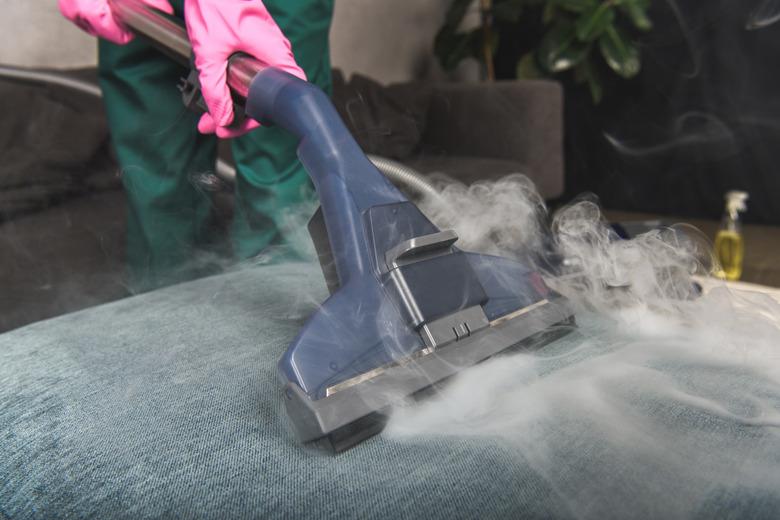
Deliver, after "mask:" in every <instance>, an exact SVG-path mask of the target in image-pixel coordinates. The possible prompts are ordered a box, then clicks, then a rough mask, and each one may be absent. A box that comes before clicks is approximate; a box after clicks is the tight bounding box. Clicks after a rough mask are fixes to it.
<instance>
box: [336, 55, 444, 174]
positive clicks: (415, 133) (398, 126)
mask: <svg viewBox="0 0 780 520" xmlns="http://www.w3.org/2000/svg"><path fill="white" fill-rule="evenodd" d="M431 91H432V85H431V84H430V83H422V82H420V83H402V84H397V85H389V86H385V85H381V84H379V83H377V82H376V81H374V80H372V79H371V78H367V77H365V76H361V75H360V74H354V75H352V76H351V77H350V79H349V81H346V80H345V79H344V76H343V74H342V73H341V71H339V70H335V71H333V104H334V105H335V106H336V109H337V110H338V111H339V115H340V116H341V118H342V119H343V120H344V122H345V123H346V125H347V128H349V131H350V133H352V135H353V136H354V137H355V139H356V140H357V142H358V144H359V145H360V147H361V148H362V149H363V151H364V152H366V153H368V154H375V155H381V156H383V157H389V158H391V159H405V158H407V157H409V156H411V155H412V154H414V153H415V152H416V151H417V150H418V148H419V147H420V144H421V142H420V141H421V139H422V135H423V133H424V132H425V120H426V118H427V114H428V105H429V103H430V97H431Z"/></svg>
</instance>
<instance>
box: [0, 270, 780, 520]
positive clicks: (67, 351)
mask: <svg viewBox="0 0 780 520" xmlns="http://www.w3.org/2000/svg"><path fill="white" fill-rule="evenodd" d="M325 293H326V290H325V287H324V284H323V282H322V281H321V274H320V272H319V268H318V267H317V266H315V265H309V264H287V265H276V266H258V267H252V268H247V269H244V270H241V271H237V272H233V273H229V274H223V275H220V276H217V277H212V278H207V279H203V280H198V281H195V282H190V283H187V284H183V285H179V286H174V287H170V288H167V289H163V290H159V291H155V292H153V293H149V294H145V295H141V296H136V297H133V298H129V299H125V300H122V301H119V302H115V303H111V304H107V305H103V306H100V307H96V308H93V309H89V310H86V311H82V312H79V313H75V314H70V315H66V316H62V317H59V318H56V319H54V320H50V321H46V322H40V323H37V324H33V325H30V326H27V327H25V328H21V329H18V330H16V331H12V332H10V333H6V334H4V335H2V336H0V517H3V518H5V517H7V518H12V519H21V518H25V519H26V518H161V517H166V518H171V517H174V518H176V517H184V518H188V517H192V518H241V517H257V518H298V517H307V518H425V519H434V518H442V519H450V518H551V517H557V518H568V517H580V518H582V517H592V518H599V517H602V518H603V517H605V516H606V517H609V516H614V517H626V516H632V517H635V518H643V517H657V518H664V517H669V515H670V514H672V515H673V514H674V513H675V512H677V513H679V511H680V509H679V506H680V504H679V500H678V501H674V500H667V499H666V492H667V491H668V490H675V489H677V490H680V489H685V486H687V485H689V484H690V482H688V481H686V480H685V479H682V478H681V479H680V480H677V479H676V478H675V477H674V475H675V473H674V471H673V470H674V469H675V468H674V467H672V468H670V467H668V465H666V466H665V465H664V464H663V463H662V462H661V461H659V463H658V464H644V463H642V462H644V461H645V460H646V459H643V456H642V454H643V449H642V446H637V450H636V452H635V453H634V455H635V456H631V457H627V456H625V454H626V450H625V449H621V450H617V451H613V449H614V447H615V446H616V444H614V442H615V439H610V438H601V437H599V436H597V435H595V434H594V432H595V431H598V430H597V429H594V428H593V427H592V425H591V424H590V423H589V421H582V420H581V419H579V418H578V417H580V416H577V417H569V418H566V417H565V414H564V416H563V417H562V418H561V419H560V420H558V421H557V422H553V423H550V422H549V421H547V420H545V421H541V422H540V423H539V428H540V429H537V430H535V431H534V430H532V431H533V433H534V437H532V439H533V442H539V451H538V455H539V457H541V458H539V457H536V456H534V457H531V458H529V457H528V456H526V455H527V454H528V453H537V452H536V451H535V450H533V451H526V452H524V451H523V450H520V451H517V450H516V449H515V448H513V446H512V443H511V442H506V439H505V440H504V441H499V440H498V437H496V436H484V435H464V434H457V433H453V432H447V431H444V432H440V433H441V435H419V436H408V435H407V436H404V435H390V434H387V433H385V434H382V435H380V436H378V437H374V438H372V439H370V440H368V441H367V442H365V443H363V444H361V445H358V446H357V447H355V448H353V449H351V450H349V451H347V452H345V453H343V454H340V455H336V456H331V455H323V454H321V453H318V452H315V451H312V450H311V449H303V448H302V447H301V446H300V445H298V443H297V442H296V441H295V439H294V438H293V436H292V434H291V433H290V432H289V431H288V429H287V425H286V422H285V419H284V414H283V408H282V402H281V396H280V391H279V384H278V381H277V378H276V370H275V364H276V361H277V359H278V358H279V356H280V354H281V353H282V352H283V350H284V349H285V347H286V346H287V344H288V343H289V342H290V340H291V339H292V338H293V336H294V335H295V334H296V332H297V330H298V328H299V327H300V326H301V324H302V323H303V321H304V319H305V317H306V316H307V315H308V314H309V313H310V312H311V311H312V310H313V309H314V308H315V306H316V304H317V302H318V301H320V299H321V298H323V297H324V296H325ZM581 341H582V334H575V335H574V336H570V337H569V339H565V340H562V341H559V342H558V343H556V344H553V345H550V346H549V347H548V349H552V350H553V352H555V351H562V350H565V349H567V348H571V347H572V346H573V345H576V344H577V342H581ZM548 352H549V351H548ZM602 354H603V352H600V351H599V347H598V344H595V343H593V342H591V344H590V345H588V344H583V345H582V347H581V350H579V351H578V353H577V354H576V355H573V356H568V357H566V362H565V363H559V364H558V366H555V363H553V361H550V362H548V364H547V365H545V368H544V369H543V370H540V371H539V373H538V374H536V375H535V376H534V377H538V378H545V377H548V376H549V374H552V373H555V372H556V371H558V370H560V369H561V368H562V367H563V366H565V365H566V364H572V363H575V364H576V363H579V362H583V363H584V362H585V360H586V359H587V358H588V357H589V356H591V355H593V356H598V355H602ZM549 359H551V360H554V359H555V357H554V356H553V357H551V358H549ZM667 368H668V367H667ZM672 368H673V370H670V372H671V373H673V374H675V377H677V376H679V378H678V379H680V380H682V379H681V378H682V375H683V374H684V375H686V378H687V377H688V376H691V378H690V381H691V384H694V382H695V381H696V378H695V377H693V376H695V374H696V370H695V369H693V368H690V367H687V366H686V365H684V364H681V365H680V366H679V367H672ZM656 369H657V370H659V371H663V370H664V367H663V366H660V367H656ZM713 374H714V373H713ZM713 374H710V376H713ZM714 375H715V376H716V377H715V381H716V382H719V381H726V380H728V378H729V377H731V378H732V382H733V378H734V377H738V376H733V375H732V376H729V375H728V374H727V373H726V372H723V373H718V374H714ZM526 376H527V374H526ZM685 381H686V384H688V383H687V381H689V379H685ZM706 381H710V382H712V381H711V379H706ZM718 384H720V383H718ZM724 384H725V383H724ZM751 384H752V385H754V386H755V385H760V384H761V383H760V382H755V381H754V382H753V383H751ZM627 388H628V389H627V390H626V392H625V395H628V396H630V399H634V401H635V403H636V410H635V411H636V413H637V414H639V415H642V416H643V417H646V416H650V417H656V418H657V422H658V424H661V425H666V426H667V427H668V430H669V431H674V432H677V433H679V434H680V435H682V437H681V439H684V438H685V435H686V432H691V433H696V432H698V433H701V432H702V431H706V432H709V433H708V435H707V436H699V437H696V439H700V438H701V439H705V440H706V441H707V442H706V443H704V444H703V445H702V446H701V447H700V449H701V450H702V454H703V455H705V457H704V458H702V459H701V460H702V469H705V468H707V467H712V466H711V465H708V464H710V462H711V461H710V462H706V461H707V460H708V458H709V457H715V458H716V459H717V458H718V457H720V456H721V454H722V453H724V452H728V449H729V446H732V445H734V446H736V445H739V446H740V447H741V450H742V451H740V452H738V453H740V454H742V455H741V456H744V459H740V460H745V461H747V460H748V459H751V460H752V459H756V458H759V459H761V460H764V461H766V463H767V464H769V465H770V467H780V466H777V465H776V464H778V463H780V461H778V457H780V450H778V449H777V448H778V447H779V445H778V442H777V438H776V436H774V435H773V434H772V429H771V428H764V427H759V426H756V425H752V426H751V425H744V424H738V423H730V422H729V421H727V420H719V419H713V418H712V416H711V415H710V414H708V413H707V411H706V410H700V409H697V408H696V407H695V406H691V407H688V408H686V407H684V406H683V407H681V406H677V405H674V406H673V405H671V404H669V403H664V402H654V401H653V396H652V395H639V393H641V392H639V393H637V395H634V393H632V392H631V391H629V390H630V387H627ZM761 392H764V393H763V394H762V395H765V396H770V397H771V398H772V399H775V400H776V401H775V402H778V403H780V400H778V394H777V391H776V389H773V388H766V389H763V390H761ZM551 406H552V403H551ZM632 413H633V412H632ZM586 416H587V415H586ZM594 418H596V419H597V418H598V415H594ZM548 419H549V416H548ZM594 420H595V419H594ZM638 424H642V423H638ZM535 436H539V438H538V439H537V438H536V437H535ZM618 445H619V444H618ZM746 446H747V448H746ZM623 448H625V446H624V447H623ZM694 449H696V448H695V447H694ZM630 451H631V450H629V452H630ZM688 452H690V447H688ZM735 453H736V452H735ZM621 454H622V455H621ZM681 457H682V456H681ZM540 460H543V461H545V462H544V463H543V464H542V465H541V466H540V465H539V464H540ZM680 460H681V461H683V462H686V466H687V469H688V470H692V469H695V468H691V464H688V463H687V461H688V460H689V459H685V458H680ZM693 460H698V459H693ZM773 465H774V466H773ZM748 469H749V468H748V467H747V466H740V464H735V466H734V475H733V477H734V478H733V482H734V485H731V486H726V487H724V486H723V482H726V480H723V479H721V480H720V481H719V482H720V483H719V484H716V483H713V484H712V486H711V489H709V488H707V487H705V488H704V495H703V497H702V496H701V495H699V496H697V498H698V500H697V501H692V502H691V503H690V504H688V505H687V506H688V507H687V508H686V509H683V510H685V511H688V512H689V513H691V516H696V517H700V518H713V517H716V516H718V517H735V518H736V517H753V518H756V517H767V518H768V517H772V516H774V515H775V514H776V512H777V511H778V508H779V507H780V500H779V499H778V495H779V493H778V489H777V488H773V487H772V486H773V480H772V478H769V479H763V480H762V481H763V482H765V484H766V485H765V486H764V487H761V488H755V487H750V486H749V485H748V484H745V485H744V486H740V482H743V481H742V480H740V477H739V476H740V475H741V473H740V472H745V471H748ZM684 473H686V474H689V472H687V471H686V472H684ZM744 482H747V481H744ZM645 483H646V485H645ZM578 489H581V490H582V493H579V494H578V493H576V491H577V490H578ZM692 489H693V488H692ZM695 489H697V490H699V491H701V490H700V488H698V487H697V488H695ZM593 490H601V492H599V493H597V494H593V495H592V496H590V493H592V492H593ZM773 490H774V491H773ZM676 498H678V499H679V493H677V495H676ZM627 513H633V514H630V515H629V514H627Z"/></svg>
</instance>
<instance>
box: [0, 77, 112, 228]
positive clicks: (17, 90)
mask: <svg viewBox="0 0 780 520" xmlns="http://www.w3.org/2000/svg"><path fill="white" fill-rule="evenodd" d="M72 75H74V76H79V75H80V76H85V77H89V75H90V73H89V72H88V71H87V72H82V73H78V72H73V73H72ZM0 111H1V112H2V114H3V117H2V119H0V156H2V158H3V160H2V162H0V221H3V220H7V219H10V218H13V217H15V216H16V215H18V214H22V213H29V212H31V211H36V210H41V209H45V208H47V207H49V206H51V205H52V204H54V203H58V202H62V201H63V200H67V199H69V198H73V197H76V196H80V195H82V194H84V193H85V192H89V191H92V190H101V189H107V188H109V189H115V188H118V187H119V185H120V182H119V178H118V177H117V176H116V173H115V172H116V168H115V166H114V165H113V162H112V161H111V158H110V152H109V148H108V129H107V126H106V122H105V117H104V115H103V107H102V102H101V101H100V100H99V99H96V98H93V97H90V96H86V95H83V94H80V93H75V92H73V91H71V90H69V89H66V88H62V87H56V86H43V85H39V86H36V85H32V84H21V83H15V82H11V81H8V80H0Z"/></svg>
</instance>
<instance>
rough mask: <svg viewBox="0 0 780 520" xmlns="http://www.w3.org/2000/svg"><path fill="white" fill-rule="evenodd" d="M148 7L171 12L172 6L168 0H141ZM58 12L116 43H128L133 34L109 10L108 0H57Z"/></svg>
mask: <svg viewBox="0 0 780 520" xmlns="http://www.w3.org/2000/svg"><path fill="white" fill-rule="evenodd" d="M143 2H144V3H145V4H147V5H149V6H150V7H153V8H155V9H159V10H160V11H163V12H165V13H168V14H173V7H171V4H169V3H168V0H143ZM58 3H59V7H60V12H61V13H62V14H63V16H65V18H67V19H68V20H70V21H71V22H73V23H75V24H76V25H78V26H79V27H80V28H81V29H82V30H84V31H86V32H87V33H89V34H91V35H92V36H97V37H99V38H103V39H104V40H108V41H110V42H114V43H116V44H118V45H124V44H126V43H130V42H131V41H132V40H133V38H134V35H133V33H132V32H131V31H130V30H129V29H127V28H126V27H124V26H123V25H122V24H121V23H120V22H119V21H118V20H117V19H116V18H115V17H114V13H112V12H111V6H110V5H109V4H108V0H59V2H58Z"/></svg>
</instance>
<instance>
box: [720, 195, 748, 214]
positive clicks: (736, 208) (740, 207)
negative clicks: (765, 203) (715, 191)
mask: <svg viewBox="0 0 780 520" xmlns="http://www.w3.org/2000/svg"><path fill="white" fill-rule="evenodd" d="M749 198H750V195H749V194H748V193H747V192H746V191H729V192H728V193H726V209H727V210H728V212H729V214H731V215H736V214H737V213H738V212H739V213H743V212H745V211H746V210H747V201H748V199H749Z"/></svg>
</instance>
